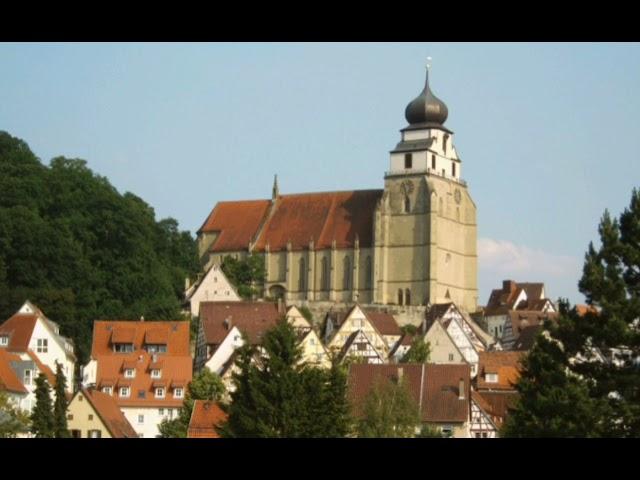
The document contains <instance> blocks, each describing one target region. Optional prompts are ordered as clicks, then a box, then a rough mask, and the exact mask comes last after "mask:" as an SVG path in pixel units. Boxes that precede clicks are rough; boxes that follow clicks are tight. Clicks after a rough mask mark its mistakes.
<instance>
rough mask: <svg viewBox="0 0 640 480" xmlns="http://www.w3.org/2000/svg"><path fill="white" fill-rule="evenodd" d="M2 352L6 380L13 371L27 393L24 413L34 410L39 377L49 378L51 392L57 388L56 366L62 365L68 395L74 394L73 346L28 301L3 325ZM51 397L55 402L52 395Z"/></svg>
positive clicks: (22, 401)
mask: <svg viewBox="0 0 640 480" xmlns="http://www.w3.org/2000/svg"><path fill="white" fill-rule="evenodd" d="M0 352H3V353H4V355H3V358H4V364H5V367H4V371H5V376H6V377H7V378H8V377H9V373H8V369H11V370H12V371H13V372H14V376H15V377H16V378H17V379H18V380H19V381H20V383H21V384H22V386H23V387H24V388H25V389H26V390H27V392H28V393H27V395H26V396H21V397H20V402H19V407H20V408H21V409H23V410H26V411H28V412H30V411H31V409H32V408H33V406H35V388H36V385H35V378H36V377H37V376H38V375H39V374H40V373H44V374H45V375H46V376H47V380H48V382H49V384H50V386H51V387H52V388H53V387H54V386H55V371H56V364H57V363H60V364H62V369H63V372H64V374H65V377H66V379H67V382H66V385H67V393H68V394H69V395H70V394H71V393H72V392H73V378H74V367H75V361H76V357H75V354H74V348H73V343H72V342H71V340H70V339H68V338H65V337H63V336H62V335H60V328H59V326H58V324H57V323H55V322H53V321H51V320H49V319H48V318H47V317H46V316H45V315H44V314H43V313H42V311H41V310H40V309H39V308H38V307H36V306H35V305H33V304H32V303H31V302H29V301H26V302H25V303H24V305H22V307H21V308H20V310H18V312H16V314H15V315H13V316H12V317H11V318H9V319H8V320H7V321H5V322H4V323H3V324H2V325H0ZM0 368H1V367H0ZM10 383H11V384H14V382H10ZM14 386H15V385H14ZM0 388H1V387H0ZM52 395H53V397H54V398H55V394H54V393H53V392H52ZM16 398H17V397H16Z"/></svg>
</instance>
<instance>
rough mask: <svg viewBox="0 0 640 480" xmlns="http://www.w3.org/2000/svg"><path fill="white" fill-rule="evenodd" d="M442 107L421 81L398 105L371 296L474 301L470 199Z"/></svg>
mask: <svg viewBox="0 0 640 480" xmlns="http://www.w3.org/2000/svg"><path fill="white" fill-rule="evenodd" d="M447 116H448V109H447V106H446V105H445V104H444V102H443V101H442V100H440V99H439V98H437V97H436V96H435V95H434V94H433V92H432V91H431V87H430V85H429V70H428V67H427V76H426V80H425V85H424V89H423V90H422V93H420V95H419V96H418V97H416V98H415V99H414V100H412V101H411V102H410V103H409V105H407V108H406V110H405V117H406V119H407V122H408V123H409V125H408V126H406V127H405V128H403V129H402V130H400V132H401V141H400V143H398V144H397V145H396V147H395V149H393V150H392V151H391V152H390V157H391V158H390V168H389V171H388V172H386V174H385V181H384V193H383V195H382V198H381V199H380V201H379V203H378V205H377V207H376V211H375V218H374V265H375V271H374V286H375V287H374V288H375V290H374V302H375V303H382V304H397V305H398V304H399V305H425V304H434V303H442V302H448V301H453V302H455V303H456V304H457V305H459V306H461V307H463V308H464V309H466V310H467V311H469V312H473V311H475V309H476V307H477V302H478V288H477V252H476V241H477V228H476V206H475V204H474V203H473V200H472V199H471V196H470V195H469V191H468V189H467V184H466V182H465V181H464V180H462V178H461V174H462V168H461V167H462V162H461V160H460V157H459V156H458V154H457V152H456V148H455V147H454V145H453V132H452V131H451V130H449V129H448V128H447V127H445V126H444V123H445V121H446V120H447Z"/></svg>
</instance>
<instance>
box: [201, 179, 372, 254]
mask: <svg viewBox="0 0 640 480" xmlns="http://www.w3.org/2000/svg"><path fill="white" fill-rule="evenodd" d="M382 192H383V191H382V190H354V191H346V192H323V193H301V194H294V195H280V196H278V197H277V199H276V201H275V204H273V203H272V201H271V200H251V201H237V202H220V203H218V204H217V205H216V206H215V207H214V209H213V211H212V212H211V213H210V214H209V217H208V218H207V220H206V221H205V222H204V224H203V225H202V227H201V228H200V230H199V232H205V233H206V232H220V235H219V236H218V238H217V239H216V241H215V242H213V244H212V246H211V247H210V249H211V251H213V252H225V251H238V250H246V249H247V248H248V246H249V242H251V241H252V240H255V242H256V243H255V247H254V249H255V250H256V251H264V250H265V248H266V246H267V245H269V249H270V250H272V251H278V250H284V249H286V248H287V243H288V242H289V241H290V242H291V248H292V249H293V250H303V249H306V248H308V247H309V242H310V240H311V239H313V241H314V244H315V248H317V249H325V248H331V246H332V243H333V241H334V240H335V242H336V247H337V248H353V246H354V244H355V239H356V237H357V238H358V240H359V243H360V246H361V247H362V248H368V247H371V246H372V244H373V216H374V211H375V208H376V205H377V202H378V200H379V199H380V198H381V197H382ZM272 205H273V209H270V207H271V206H272Z"/></svg>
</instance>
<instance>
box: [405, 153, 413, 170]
mask: <svg viewBox="0 0 640 480" xmlns="http://www.w3.org/2000/svg"><path fill="white" fill-rule="evenodd" d="M412 165H413V158H411V154H410V153H405V154H404V168H413V167H412Z"/></svg>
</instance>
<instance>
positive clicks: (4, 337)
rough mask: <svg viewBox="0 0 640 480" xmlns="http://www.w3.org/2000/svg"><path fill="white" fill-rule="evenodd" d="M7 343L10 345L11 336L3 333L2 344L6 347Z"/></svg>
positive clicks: (0, 343)
mask: <svg viewBox="0 0 640 480" xmlns="http://www.w3.org/2000/svg"><path fill="white" fill-rule="evenodd" d="M7 345H9V337H7V336H6V335H3V336H2V337H0V346H3V347H6V346H7Z"/></svg>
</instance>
